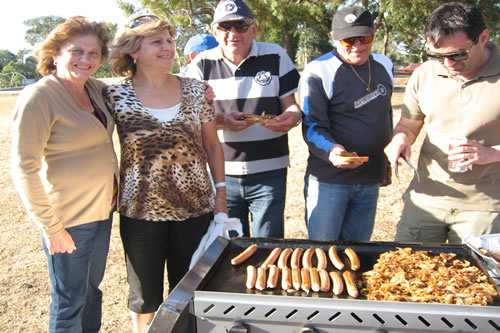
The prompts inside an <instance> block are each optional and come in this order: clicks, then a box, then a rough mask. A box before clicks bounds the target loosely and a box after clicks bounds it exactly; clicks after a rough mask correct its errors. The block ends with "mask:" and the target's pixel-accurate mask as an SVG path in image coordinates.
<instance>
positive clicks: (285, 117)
mask: <svg viewBox="0 0 500 333" xmlns="http://www.w3.org/2000/svg"><path fill="white" fill-rule="evenodd" d="M211 31H212V34H213V35H214V36H215V38H216V39H217V41H218V42H219V47H217V48H214V49H212V50H209V51H205V52H202V53H200V54H199V55H198V56H197V57H196V58H195V59H194V61H193V62H192V65H191V66H190V68H189V70H188V72H187V74H186V75H187V76H189V77H194V78H197V79H200V80H204V81H207V82H208V83H209V84H210V86H211V87H212V88H213V90H214V92H215V95H216V96H215V101H214V102H215V110H216V117H217V125H218V126H219V130H218V134H219V139H220V141H221V142H222V145H223V147H224V155H225V160H226V163H225V172H226V184H227V208H228V211H229V216H230V217H237V218H239V219H240V221H241V223H242V225H243V233H244V234H245V235H246V236H250V228H249V218H248V214H249V213H250V214H251V216H252V233H251V235H252V236H253V237H276V238H282V237H283V236H284V226H283V224H284V208H285V194H286V177H287V167H288V164H289V157H288V135H287V132H288V131H289V130H290V129H291V128H293V127H294V126H296V125H297V124H299V123H300V121H301V113H300V108H299V106H298V105H297V104H296V103H295V98H294V92H295V91H296V90H297V86H298V81H299V74H298V72H297V70H296V69H295V67H294V65H293V63H292V61H291V60H290V58H289V56H288V55H287V54H286V52H285V51H284V50H283V48H281V47H280V46H278V45H276V44H270V43H263V42H257V41H255V40H254V39H255V37H256V35H257V25H256V23H255V20H254V18H253V15H252V12H251V10H250V8H249V7H248V6H247V5H246V4H245V3H244V2H243V1H240V0H236V1H231V0H223V1H220V2H219V3H218V5H217V8H216V10H215V13H214V20H213V22H212V24H211ZM262 113H264V114H266V115H273V116H276V117H275V118H274V119H275V122H273V123H268V124H252V123H250V122H247V121H246V120H244V118H243V116H244V114H254V115H261V114H262ZM218 190H221V188H220V187H219V188H218Z"/></svg>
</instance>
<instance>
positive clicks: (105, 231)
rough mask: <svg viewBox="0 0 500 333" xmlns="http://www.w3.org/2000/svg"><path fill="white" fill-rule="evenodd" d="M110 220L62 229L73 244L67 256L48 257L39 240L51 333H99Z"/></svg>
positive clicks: (63, 254) (55, 255) (62, 254)
mask: <svg viewBox="0 0 500 333" xmlns="http://www.w3.org/2000/svg"><path fill="white" fill-rule="evenodd" d="M111 220H112V216H110V217H109V218H108V219H106V220H102V221H96V222H91V223H87V224H82V225H79V226H76V227H71V228H68V229H66V230H67V231H68V232H69V233H70V235H71V237H72V238H73V241H74V242H75V246H76V251H74V252H73V253H71V254H68V253H56V254H54V255H52V256H51V255H50V254H49V252H48V249H47V245H46V243H45V239H43V240H42V242H43V248H44V250H45V254H46V255H47V263H48V269H49V277H50V282H51V284H52V288H51V290H50V294H51V296H52V302H51V303H50V320H49V330H50V332H51V333H55V332H57V333H67V332H71V333H79V332H99V329H100V328H101V310H102V292H101V290H100V289H99V284H100V283H101V281H102V278H103V277H104V270H105V267H106V259H107V257H108V249H109V238H110V235H111Z"/></svg>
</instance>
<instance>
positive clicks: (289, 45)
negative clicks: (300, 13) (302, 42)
mask: <svg viewBox="0 0 500 333" xmlns="http://www.w3.org/2000/svg"><path fill="white" fill-rule="evenodd" d="M283 39H284V43H285V45H283V48H284V49H285V51H286V53H287V54H288V56H289V57H290V59H292V61H294V59H293V38H292V35H291V33H290V30H289V29H288V28H287V27H286V26H285V27H283Z"/></svg>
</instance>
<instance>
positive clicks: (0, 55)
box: [0, 50, 17, 71]
mask: <svg viewBox="0 0 500 333" xmlns="http://www.w3.org/2000/svg"><path fill="white" fill-rule="evenodd" d="M11 61H14V62H15V61H17V57H16V55H15V54H14V53H12V52H10V51H9V50H0V71H1V70H2V69H3V68H4V67H5V65H7V64H8V63H9V62H11Z"/></svg>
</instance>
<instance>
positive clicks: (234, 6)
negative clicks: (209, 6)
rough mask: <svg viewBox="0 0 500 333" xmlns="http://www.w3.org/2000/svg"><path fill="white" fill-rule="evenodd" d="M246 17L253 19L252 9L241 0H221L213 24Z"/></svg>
mask: <svg viewBox="0 0 500 333" xmlns="http://www.w3.org/2000/svg"><path fill="white" fill-rule="evenodd" d="M246 18H251V19H252V20H253V15H252V11H251V10H250V8H249V7H248V6H247V4H246V3H244V2H243V1H241V0H221V1H219V3H218V4H217V7H216V8H215V13H214V20H213V21H212V24H216V23H220V22H225V21H239V20H244V19H246Z"/></svg>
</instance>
